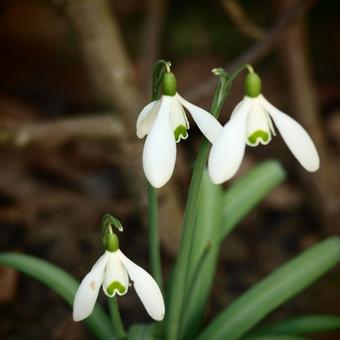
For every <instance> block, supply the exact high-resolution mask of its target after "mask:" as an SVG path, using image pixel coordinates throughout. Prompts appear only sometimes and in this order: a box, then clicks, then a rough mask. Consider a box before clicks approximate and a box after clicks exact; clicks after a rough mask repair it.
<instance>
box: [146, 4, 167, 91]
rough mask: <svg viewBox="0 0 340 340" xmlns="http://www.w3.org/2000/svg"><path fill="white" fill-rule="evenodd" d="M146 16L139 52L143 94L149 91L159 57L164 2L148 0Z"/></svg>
mask: <svg viewBox="0 0 340 340" xmlns="http://www.w3.org/2000/svg"><path fill="white" fill-rule="evenodd" d="M146 5H147V16H146V20H145V27H144V32H143V39H142V41H143V44H142V53H141V64H142V72H143V74H142V80H143V82H144V84H145V86H144V92H145V95H149V94H150V93H151V81H150V79H151V74H152V68H153V65H154V63H155V62H156V60H157V59H158V58H159V49H160V46H159V45H160V38H161V33H162V28H163V19H164V13H165V7H166V2H165V1H163V0H148V1H146Z"/></svg>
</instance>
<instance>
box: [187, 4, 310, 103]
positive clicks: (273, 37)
mask: <svg viewBox="0 0 340 340" xmlns="http://www.w3.org/2000/svg"><path fill="white" fill-rule="evenodd" d="M314 2H315V0H297V1H296V2H295V4H294V5H293V6H292V7H291V8H290V9H289V10H287V11H286V12H285V13H284V14H283V15H282V16H281V18H280V19H279V20H278V22H277V24H276V25H275V26H274V27H273V28H272V29H271V30H270V31H268V33H267V34H266V36H265V37H264V39H262V40H261V41H259V42H257V43H255V44H254V45H253V46H252V47H251V48H250V49H249V50H248V51H246V52H245V53H243V54H241V55H240V56H239V57H238V58H236V60H234V61H232V62H231V63H229V64H226V65H225V69H226V70H228V71H230V72H232V71H234V70H235V69H236V68H237V67H238V66H240V65H242V64H247V63H251V64H254V63H256V62H257V61H259V60H260V59H261V58H262V57H264V56H265V55H267V54H268V53H269V52H270V51H271V50H272V49H273V48H274V46H275V44H276V43H277V42H278V40H279V38H280V37H281V36H282V33H284V32H285V31H286V30H287V29H288V27H289V26H290V25H291V24H292V23H294V22H295V21H296V20H297V19H298V18H300V17H301V16H303V15H305V14H306V13H307V12H308V10H309V9H310V8H311V6H312V5H313V3H314ZM215 86H216V79H209V80H207V81H203V82H202V83H201V85H199V86H198V87H196V88H195V89H194V90H192V91H191V92H189V93H188V94H187V97H188V98H190V99H191V100H197V99H198V98H200V97H203V96H204V95H206V94H207V93H210V92H212V90H213V89H214V87H215Z"/></svg>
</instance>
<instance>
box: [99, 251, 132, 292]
mask: <svg viewBox="0 0 340 340" xmlns="http://www.w3.org/2000/svg"><path fill="white" fill-rule="evenodd" d="M128 288H129V278H128V275H127V272H126V269H125V268H124V266H123V265H122V263H121V262H120V260H119V258H118V255H117V252H114V253H110V255H109V260H108V262H107V265H106V271H105V275H104V283H103V290H104V293H105V294H106V295H107V296H109V297H113V296H115V295H116V293H117V294H118V295H120V296H122V295H125V294H126V293H127V291H128Z"/></svg>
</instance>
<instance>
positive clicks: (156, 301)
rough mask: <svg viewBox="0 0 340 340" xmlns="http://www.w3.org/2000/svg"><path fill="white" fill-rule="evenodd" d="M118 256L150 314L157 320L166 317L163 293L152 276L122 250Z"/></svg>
mask: <svg viewBox="0 0 340 340" xmlns="http://www.w3.org/2000/svg"><path fill="white" fill-rule="evenodd" d="M117 253H118V256H119V258H120V260H121V262H122V263H123V265H124V266H125V268H126V270H127V271H128V274H129V276H130V278H131V280H132V281H133V286H134V287H135V290H136V293H137V295H138V296H139V298H140V300H141V301H142V303H143V305H144V307H145V309H146V311H147V312H148V314H149V315H150V316H151V317H152V318H153V319H154V320H156V321H161V320H162V319H163V318H164V314H165V306H164V300H163V296H162V293H161V291H160V289H159V287H158V285H157V283H156V281H155V280H154V279H153V278H152V276H151V275H150V274H149V273H148V272H147V271H145V270H144V269H143V268H141V267H139V266H137V265H136V264H135V263H134V262H132V261H131V260H129V259H128V258H127V257H126V256H125V255H124V254H123V253H122V252H121V251H120V250H118V251H117Z"/></svg>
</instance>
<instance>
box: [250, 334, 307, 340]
mask: <svg viewBox="0 0 340 340" xmlns="http://www.w3.org/2000/svg"><path fill="white" fill-rule="evenodd" d="M244 340H308V338H306V337H304V336H298V335H286V334H265V335H258V336H252V337H250V338H248V337H246V338H244Z"/></svg>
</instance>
